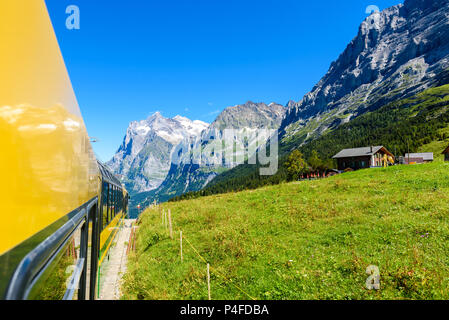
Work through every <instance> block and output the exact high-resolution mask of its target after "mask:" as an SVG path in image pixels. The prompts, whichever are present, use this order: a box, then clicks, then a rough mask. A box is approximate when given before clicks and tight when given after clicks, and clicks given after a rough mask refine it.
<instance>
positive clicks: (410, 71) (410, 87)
mask: <svg viewBox="0 0 449 320" xmlns="http://www.w3.org/2000/svg"><path fill="white" fill-rule="evenodd" d="M448 68H449V0H414V1H411V0H406V1H405V3H404V4H400V5H397V6H394V7H391V8H388V9H386V10H384V11H382V12H380V13H378V12H377V13H376V12H375V13H373V14H372V15H371V16H369V17H368V18H367V19H366V20H365V21H364V22H363V23H362V24H361V26H360V28H359V32H358V35H357V36H356V37H355V38H354V39H353V40H352V41H351V43H350V44H349V45H348V46H347V48H346V50H345V51H344V52H343V53H342V54H341V55H340V57H339V58H338V59H337V61H335V62H333V63H332V64H331V67H330V69H329V71H328V72H327V74H326V75H325V76H324V77H323V78H322V79H321V80H320V82H319V83H318V84H317V85H316V86H315V87H314V88H313V89H312V91H311V92H310V93H308V94H307V95H306V96H305V97H304V98H303V99H302V100H301V101H300V102H298V103H290V108H289V110H288V112H287V115H286V118H285V120H284V122H283V124H282V129H283V130H284V131H285V133H284V137H283V138H284V140H287V141H288V140H294V141H295V143H298V142H299V143H304V142H306V141H310V140H313V139H314V138H316V137H317V136H320V135H321V134H322V133H324V132H326V131H327V130H329V129H332V128H335V127H337V126H339V125H340V124H342V123H346V122H348V121H350V120H351V119H353V118H355V117H357V116H359V115H361V114H363V113H365V112H366V111H369V110H375V109H377V108H379V107H381V106H383V105H386V104H387V103H389V102H391V101H397V100H400V99H404V98H406V97H409V96H412V95H414V94H416V93H418V92H421V91H423V90H425V89H427V88H429V87H433V86H437V85H438V84H439V79H440V78H441V77H442V75H443V73H444V72H445V70H447V69H448Z"/></svg>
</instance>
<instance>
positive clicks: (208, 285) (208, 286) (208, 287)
mask: <svg viewBox="0 0 449 320" xmlns="http://www.w3.org/2000/svg"><path fill="white" fill-rule="evenodd" d="M209 268H210V267H209V264H207V292H208V295H209V300H212V299H211V297H210V272H209Z"/></svg>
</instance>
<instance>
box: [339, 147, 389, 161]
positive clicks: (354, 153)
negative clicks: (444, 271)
mask: <svg viewBox="0 0 449 320" xmlns="http://www.w3.org/2000/svg"><path fill="white" fill-rule="evenodd" d="M381 149H385V148H384V147H383V146H377V147H364V148H355V149H344V150H341V151H340V152H339V153H337V154H336V155H335V156H334V157H333V158H334V159H339V158H352V157H366V156H372V155H374V154H376V153H377V152H379V150H381ZM385 150H386V149H385ZM387 152H388V151H387Z"/></svg>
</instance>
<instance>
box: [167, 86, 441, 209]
mask: <svg viewBox="0 0 449 320" xmlns="http://www.w3.org/2000/svg"><path fill="white" fill-rule="evenodd" d="M448 124H449V85H444V86H440V87H436V88H430V89H428V90H426V91H424V92H422V93H419V94H417V95H415V96H413V97H411V98H408V99H403V100H400V101H396V102H393V103H390V104H388V105H386V106H384V107H382V108H380V109H377V110H375V111H371V112H369V110H367V112H366V113H365V114H363V115H361V116H359V117H357V118H355V119H353V120H351V121H350V122H349V123H346V124H344V125H341V126H339V127H338V128H337V129H334V130H330V131H329V132H327V133H326V134H324V135H323V136H321V137H319V138H317V139H315V140H313V141H311V142H309V143H307V144H305V145H301V143H302V140H295V141H293V140H290V141H288V142H285V141H281V144H280V156H281V157H280V161H279V163H280V168H279V171H278V173H277V174H276V175H275V176H269V177H266V176H260V175H259V167H258V166H256V165H241V166H238V167H236V168H234V169H232V170H229V171H227V172H225V173H223V174H221V175H219V176H217V177H216V178H215V179H214V180H212V181H211V182H210V183H209V184H208V185H207V186H206V188H205V189H203V190H201V191H199V192H193V193H188V194H185V195H183V196H181V197H178V198H175V199H173V200H178V199H191V198H195V197H199V196H203V195H211V194H219V193H223V192H228V191H240V190H246V189H255V188H257V187H261V186H264V185H273V184H278V183H279V182H281V181H285V180H286V179H287V174H286V170H285V166H284V162H285V160H286V159H287V156H286V155H287V154H288V153H289V151H291V150H292V146H294V147H295V148H298V149H299V150H300V151H301V152H302V153H303V154H304V155H305V157H306V158H308V157H309V156H310V155H311V154H312V151H317V152H318V153H319V154H320V156H321V157H322V158H323V159H330V158H331V157H332V156H334V155H335V154H336V153H338V152H339V151H340V150H342V149H345V148H357V147H365V146H369V145H383V146H385V147H386V148H387V149H389V150H390V151H391V152H393V153H394V154H395V155H397V156H401V155H404V154H405V153H406V152H408V150H410V152H417V151H433V152H435V154H436V155H437V156H438V155H439V154H441V152H442V151H443V150H444V149H445V148H446V147H447V145H448V144H449V126H448Z"/></svg>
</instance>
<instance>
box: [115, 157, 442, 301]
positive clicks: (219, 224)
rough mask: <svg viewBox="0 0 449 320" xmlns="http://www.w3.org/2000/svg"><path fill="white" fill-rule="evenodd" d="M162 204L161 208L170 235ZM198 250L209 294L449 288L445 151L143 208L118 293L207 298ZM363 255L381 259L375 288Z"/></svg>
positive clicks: (374, 261) (353, 295) (395, 295)
mask: <svg viewBox="0 0 449 320" xmlns="http://www.w3.org/2000/svg"><path fill="white" fill-rule="evenodd" d="M440 152H441V151H440ZM162 209H164V210H167V209H171V213H172V218H173V230H174V239H173V240H172V239H170V237H169V232H168V229H167V228H165V226H164V224H163V223H162V219H161V211H162ZM180 230H182V231H183V235H184V236H185V240H184V241H183V254H184V261H183V262H182V263H181V259H180V241H179V231H180ZM188 241H189V242H190V243H191V244H192V245H193V247H195V248H196V250H197V251H198V254H197V253H196V252H195V251H194V250H193V249H192V247H190V245H189V244H188ZM199 255H201V256H202V257H204V259H205V260H207V262H209V263H210V265H211V268H212V271H213V272H212V274H211V295H212V299H214V300H227V299H231V300H234V299H242V300H248V299H250V297H252V298H255V299H257V300H264V299H269V300H272V299H273V300H292V299H294V300H302V299H331V300H333V299H338V300H341V299H389V300H390V299H391V300H396V299H449V163H443V162H442V161H437V162H435V163H433V164H426V165H416V166H394V167H390V168H387V169H367V170H361V171H358V172H350V173H345V174H342V175H339V176H335V177H332V178H329V179H324V180H319V181H304V182H294V183H288V184H281V185H277V186H270V187H265V188H261V189H258V190H253V191H244V192H240V193H229V194H223V195H216V196H211V197H204V198H199V199H195V200H189V201H181V202H174V203H165V204H163V205H161V206H160V208H152V209H149V210H147V211H146V212H145V213H144V214H142V216H141V219H140V227H139V231H138V239H137V249H136V251H135V252H133V253H131V255H130V259H129V263H128V271H127V273H126V274H125V276H124V284H123V291H124V295H123V297H122V298H123V299H139V300H140V299H156V300H158V299H163V300H172V299H175V300H183V299H194V300H202V299H207V298H208V291H207V280H206V279H207V277H206V263H205V262H204V261H203V260H202V259H201V258H200V257H199ZM370 265H375V266H377V267H379V270H380V285H381V289H380V290H378V291H376V290H372V291H371V290H368V289H366V287H365V282H366V279H367V278H368V274H367V273H366V269H367V267H368V266H370Z"/></svg>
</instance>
